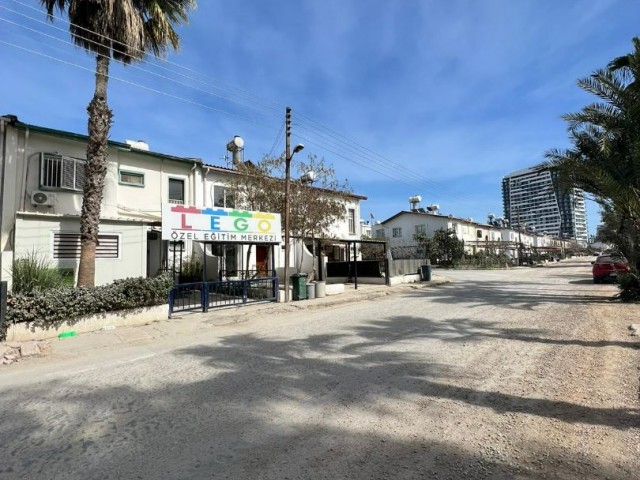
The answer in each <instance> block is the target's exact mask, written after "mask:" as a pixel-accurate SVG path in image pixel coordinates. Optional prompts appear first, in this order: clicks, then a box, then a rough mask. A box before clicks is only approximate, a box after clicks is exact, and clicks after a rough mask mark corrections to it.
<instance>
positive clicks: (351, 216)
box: [347, 208, 356, 235]
mask: <svg viewBox="0 0 640 480" xmlns="http://www.w3.org/2000/svg"><path fill="white" fill-rule="evenodd" d="M347 219H348V220H349V233H350V234H351V235H354V234H355V233H356V211H355V209H353V208H350V209H348V210H347Z"/></svg>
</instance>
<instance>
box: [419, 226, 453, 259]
mask: <svg viewBox="0 0 640 480" xmlns="http://www.w3.org/2000/svg"><path fill="white" fill-rule="evenodd" d="M413 238H414V239H415V240H416V242H418V244H419V245H420V246H421V247H422V248H423V249H424V257H425V258H428V259H429V260H431V262H432V263H439V264H441V265H455V264H456V263H458V262H459V261H460V260H461V259H462V258H463V257H464V242H463V241H462V240H458V237H456V232H455V230H451V229H449V230H445V229H444V228H440V229H438V230H436V231H435V232H433V237H428V236H426V235H425V234H416V235H414V237H413Z"/></svg>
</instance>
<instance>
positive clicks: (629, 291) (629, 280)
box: [618, 273, 640, 302]
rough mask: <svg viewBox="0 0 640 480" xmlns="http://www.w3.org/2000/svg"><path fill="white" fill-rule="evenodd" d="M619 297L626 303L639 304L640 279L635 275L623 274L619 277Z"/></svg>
mask: <svg viewBox="0 0 640 480" xmlns="http://www.w3.org/2000/svg"><path fill="white" fill-rule="evenodd" d="M618 288H619V289H620V294H619V297H620V299H622V300H623V301H625V302H637V301H638V300H640V279H639V278H638V275H636V274H635V273H623V274H620V275H618Z"/></svg>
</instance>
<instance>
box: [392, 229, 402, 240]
mask: <svg viewBox="0 0 640 480" xmlns="http://www.w3.org/2000/svg"><path fill="white" fill-rule="evenodd" d="M391 235H392V236H393V238H400V237H402V228H401V227H396V228H394V229H393V230H392V231H391Z"/></svg>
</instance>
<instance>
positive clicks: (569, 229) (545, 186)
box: [502, 168, 587, 246]
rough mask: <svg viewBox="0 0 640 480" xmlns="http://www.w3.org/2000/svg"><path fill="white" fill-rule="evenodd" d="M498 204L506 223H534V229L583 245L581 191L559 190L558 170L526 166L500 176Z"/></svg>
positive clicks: (584, 228)
mask: <svg viewBox="0 0 640 480" xmlns="http://www.w3.org/2000/svg"><path fill="white" fill-rule="evenodd" d="M502 204H503V208H504V217H505V219H507V220H509V224H510V225H511V226H512V227H514V228H518V227H519V226H523V227H524V226H526V227H534V228H535V231H536V232H537V233H543V232H544V233H547V234H548V235H552V236H555V237H561V238H573V239H575V240H576V241H577V242H578V243H579V244H580V245H583V246H586V245H587V215H586V208H585V201H584V193H583V192H582V190H579V189H572V190H570V191H569V192H562V191H561V189H560V187H559V185H558V172H556V171H553V170H550V169H533V168H528V169H525V170H520V171H517V172H514V173H510V174H509V175H505V176H504V177H503V178H502Z"/></svg>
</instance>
